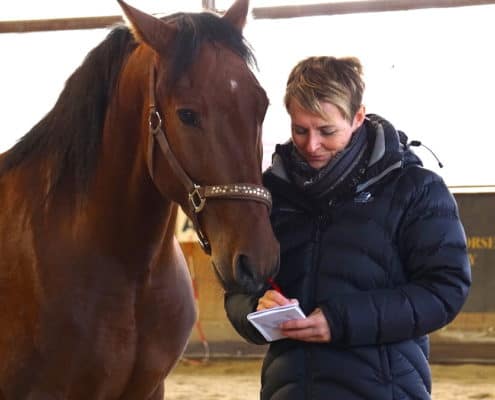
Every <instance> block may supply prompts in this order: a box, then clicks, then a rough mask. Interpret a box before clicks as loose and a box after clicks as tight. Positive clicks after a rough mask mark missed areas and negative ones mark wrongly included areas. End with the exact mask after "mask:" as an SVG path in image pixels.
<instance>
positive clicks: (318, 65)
mask: <svg viewBox="0 0 495 400" xmlns="http://www.w3.org/2000/svg"><path fill="white" fill-rule="evenodd" d="M362 75H363V68H362V66H361V62H360V61H359V59H357V58H355V57H342V58H336V57H309V58H306V59H304V60H302V61H300V62H299V63H298V64H297V65H296V66H295V67H294V68H293V69H292V71H291V73H290V74H289V78H288V80H287V87H286V92H285V98H284V101H285V107H286V108H287V110H288V109H289V105H290V103H291V101H293V100H295V101H296V102H297V103H299V105H300V106H301V107H302V108H303V109H305V110H308V111H310V112H314V113H315V114H317V115H319V116H321V117H323V118H326V116H325V113H324V112H323V110H322V109H321V106H320V101H323V102H328V103H332V104H333V105H335V106H336V107H337V108H338V109H339V110H340V112H341V113H342V116H343V117H344V118H345V119H346V120H348V121H352V119H353V118H354V116H355V115H356V112H357V111H358V110H359V108H360V107H361V104H362V99H363V92H364V87H365V84H364V81H363V79H362Z"/></svg>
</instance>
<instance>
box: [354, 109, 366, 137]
mask: <svg viewBox="0 0 495 400" xmlns="http://www.w3.org/2000/svg"><path fill="white" fill-rule="evenodd" d="M365 119H366V107H365V106H364V105H362V104H361V106H360V107H359V109H358V110H357V112H356V115H354V119H353V121H352V131H355V130H356V129H357V128H359V127H360V126H361V125H362V124H363V122H364V120H365Z"/></svg>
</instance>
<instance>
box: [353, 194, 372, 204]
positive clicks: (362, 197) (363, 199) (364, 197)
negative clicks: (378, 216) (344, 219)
mask: <svg viewBox="0 0 495 400" xmlns="http://www.w3.org/2000/svg"><path fill="white" fill-rule="evenodd" d="M370 201H373V196H372V195H371V193H370V192H361V193H359V194H358V195H357V196H356V197H354V203H360V204H363V203H369V202H370Z"/></svg>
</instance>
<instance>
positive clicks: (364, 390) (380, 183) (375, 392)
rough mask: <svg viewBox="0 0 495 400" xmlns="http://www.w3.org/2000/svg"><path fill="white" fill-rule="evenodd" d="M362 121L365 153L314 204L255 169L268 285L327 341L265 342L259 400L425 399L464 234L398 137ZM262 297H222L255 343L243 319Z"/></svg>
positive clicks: (457, 293)
mask: <svg viewBox="0 0 495 400" xmlns="http://www.w3.org/2000/svg"><path fill="white" fill-rule="evenodd" d="M365 124H366V125H365V128H366V131H367V133H368V135H369V138H370V140H369V143H370V144H369V146H372V147H373V148H372V149H371V156H370V159H369V162H368V166H367V169H366V173H365V175H364V179H362V180H361V181H360V183H359V184H358V185H357V187H355V190H353V191H350V192H348V193H347V195H344V196H339V197H336V198H332V196H331V195H330V196H329V197H327V198H325V202H324V203H322V202H319V203H315V202H314V201H313V200H311V199H309V198H307V197H305V195H304V193H302V192H301V191H300V190H298V189H297V187H296V186H295V185H293V184H292V183H291V182H290V180H289V179H288V178H287V174H286V172H285V171H284V168H283V166H282V165H280V164H277V163H275V164H274V165H272V167H270V168H269V169H268V170H267V171H266V172H265V174H264V183H265V185H266V186H267V187H268V188H269V189H270V191H271V192H272V195H273V199H274V207H273V211H272V225H273V229H274V232H275V234H276V236H277V238H278V240H279V242H280V248H281V265H280V272H279V274H278V276H277V277H276V281H277V283H278V285H279V286H280V287H281V288H282V291H283V292H284V294H285V295H286V296H287V297H289V298H297V299H298V300H299V303H300V304H301V307H302V309H303V311H304V312H305V313H307V314H309V313H311V312H312V311H313V310H314V309H315V308H316V307H320V308H321V309H322V310H323V313H324V315H325V317H326V319H327V321H328V323H329V326H330V330H331V335H332V339H331V341H330V342H329V343H320V344H314V343H306V342H302V341H295V340H289V339H283V340H279V341H275V342H272V343H271V344H270V346H269V348H268V351H267V354H266V357H265V360H264V363H263V367H262V389H261V395H260V396H261V399H263V400H268V399H270V400H392V399H394V400H399V399H414V400H419V399H430V393H431V376H430V369H429V365H428V346H429V344H428V337H427V334H428V333H430V332H432V331H434V330H437V329H439V328H441V327H443V326H445V325H446V324H448V323H449V322H450V321H451V320H452V319H453V318H454V317H455V316H456V314H457V313H458V312H459V311H460V309H461V307H462V305H463V303H464V302H465V299H466V296H467V294H468V289H469V286H470V279H471V275H470V266H469V262H468V257H467V247H466V239H465V234H464V230H463V227H462V225H461V222H460V220H459V214H458V210H457V205H456V203H455V200H454V198H453V196H452V195H451V194H450V192H449V190H448V188H447V187H446V185H445V183H444V182H443V180H442V179H441V178H440V177H439V176H438V175H437V174H435V173H434V172H432V171H429V170H427V169H425V168H423V167H422V164H421V162H420V160H419V159H418V158H417V157H416V155H414V153H413V152H412V151H411V150H410V149H409V148H408V146H407V145H406V140H407V138H406V137H405V135H404V134H403V133H402V132H399V131H396V130H395V129H394V127H393V126H392V125H391V124H390V123H388V122H387V121H386V120H384V119H382V118H380V117H378V116H376V115H369V116H368V119H367V121H366V122H365ZM261 294H262V293H260V294H259V295H256V296H250V295H246V294H242V293H226V295H225V308H226V312H227V316H228V318H229V319H230V321H231V323H232V325H233V326H234V328H235V329H236V330H237V332H238V333H239V334H240V335H241V336H243V337H244V338H245V339H246V340H248V341H249V342H252V343H258V344H263V343H266V342H265V341H264V339H263V337H262V336H261V335H260V334H259V333H258V332H257V331H256V330H255V329H254V328H253V327H252V326H251V325H250V324H249V322H248V321H247V320H246V315H247V314H248V313H249V312H251V311H253V310H254V309H255V308H256V304H257V300H258V298H259V297H260V296H261Z"/></svg>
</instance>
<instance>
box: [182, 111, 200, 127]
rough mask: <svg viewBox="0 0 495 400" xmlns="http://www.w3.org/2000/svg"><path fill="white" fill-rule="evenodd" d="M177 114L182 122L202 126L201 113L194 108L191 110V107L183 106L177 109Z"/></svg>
mask: <svg viewBox="0 0 495 400" xmlns="http://www.w3.org/2000/svg"><path fill="white" fill-rule="evenodd" d="M177 115H178V116H179V119H180V120H181V122H182V123H183V124H185V125H190V126H195V127H199V126H200V120H199V114H198V113H197V112H196V111H194V110H191V109H189V108H181V109H180V110H178V111H177Z"/></svg>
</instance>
